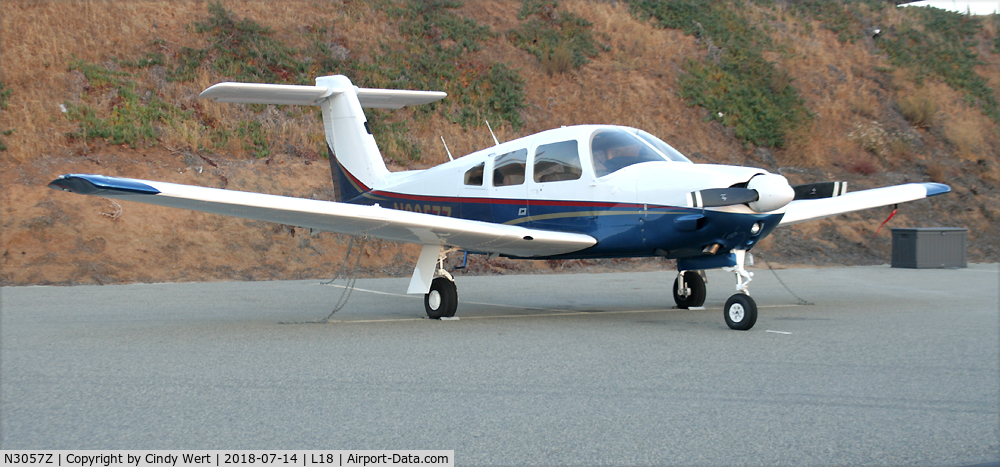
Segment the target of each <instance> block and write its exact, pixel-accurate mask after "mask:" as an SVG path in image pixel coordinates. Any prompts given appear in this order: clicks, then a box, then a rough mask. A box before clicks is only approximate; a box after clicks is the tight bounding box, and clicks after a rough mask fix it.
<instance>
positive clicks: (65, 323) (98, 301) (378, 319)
mask: <svg viewBox="0 0 1000 467" xmlns="http://www.w3.org/2000/svg"><path fill="white" fill-rule="evenodd" d="M753 271H754V272H755V273H756V276H755V278H754V282H753V283H752V284H751V286H750V291H751V293H752V294H753V297H754V298H755V299H756V301H757V303H758V305H759V306H760V318H759V319H758V321H757V325H756V326H755V327H754V328H753V329H752V330H751V331H748V332H738V331H731V330H729V329H728V328H727V327H726V325H725V323H724V322H723V319H722V305H723V303H724V302H725V300H726V298H727V297H728V296H729V295H731V293H732V289H733V285H734V284H735V280H734V279H733V278H732V277H731V275H729V274H726V273H722V272H719V271H712V272H711V273H710V277H709V279H710V280H709V284H708V287H709V296H708V301H707V303H706V310H703V311H688V310H674V309H671V308H670V307H671V305H672V299H671V296H670V287H669V286H670V284H671V282H672V281H673V273H671V272H667V271H663V272H650V273H618V274H575V275H534V276H495V277H459V278H458V287H459V295H460V297H461V298H460V299H461V303H460V305H459V312H458V316H459V317H460V318H461V319H459V320H456V321H432V320H428V319H423V318H422V316H423V303H422V297H412V296H405V295H402V294H401V292H403V291H405V289H406V284H407V281H408V279H369V280H359V281H358V283H357V289H356V290H355V291H354V292H353V294H352V295H351V298H350V301H349V303H348V305H347V307H346V308H345V309H344V310H342V311H341V312H339V313H338V314H336V315H335V318H334V319H335V320H336V322H333V323H324V324H317V323H312V322H314V321H318V320H322V319H323V318H325V317H326V315H327V314H328V313H329V311H330V309H331V307H332V305H333V304H334V303H335V302H336V301H337V299H338V298H339V297H340V294H341V292H342V290H343V289H342V288H339V287H336V286H329V285H321V284H320V283H319V282H318V281H291V282H255V283H247V282H238V283H204V284H202V283H192V284H140V285H126V286H93V287H8V288H3V289H0V295H2V296H0V305H2V320H0V324H2V329H0V337H2V354H0V363H2V371H0V376H2V380H0V391H2V393H0V402H2V404H0V447H2V448H4V449H130V448H131V449H224V448H225V449H454V450H455V456H456V462H457V464H460V465H864V464H870V465H906V464H914V465H949V466H950V465H971V464H979V463H988V462H998V461H1000V444H998V440H1000V361H998V360H1000V357H998V355H1000V344H998V340H1000V339H998V335H1000V318H998V316H1000V312H998V310H1000V301H998V290H1000V274H998V273H1000V268H998V266H997V265H995V264H994V265H970V267H969V268H968V269H954V270H908V269H891V268H889V267H887V266H883V267H855V268H835V269H801V270H798V269H796V270H781V271H778V274H779V275H780V277H781V279H782V280H784V282H785V283H787V284H788V286H789V287H790V288H791V289H792V290H793V291H794V292H795V293H797V294H798V295H800V296H802V297H803V298H805V299H806V300H808V301H810V302H813V303H814V304H813V305H808V306H802V305H798V300H797V299H796V298H794V297H793V296H792V295H790V294H789V293H788V292H787V291H786V290H785V289H784V288H783V287H782V286H781V284H779V282H778V281H777V280H776V279H775V277H774V276H773V275H772V273H771V272H769V271H768V270H767V269H765V268H760V267H758V268H755V269H753Z"/></svg>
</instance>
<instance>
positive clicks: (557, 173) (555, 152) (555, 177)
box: [533, 140, 583, 182]
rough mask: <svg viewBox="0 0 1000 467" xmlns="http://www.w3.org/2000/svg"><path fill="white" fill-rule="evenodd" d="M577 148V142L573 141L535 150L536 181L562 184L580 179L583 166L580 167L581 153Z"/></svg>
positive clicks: (546, 145)
mask: <svg viewBox="0 0 1000 467" xmlns="http://www.w3.org/2000/svg"><path fill="white" fill-rule="evenodd" d="M576 146H577V144H576V140H573V141H563V142H561V143H552V144H543V145H541V146H539V147H538V149H535V166H534V168H535V170H534V175H533V178H534V180H535V181H536V182H561V181H563V180H576V179H578V178H580V176H581V175H583V166H581V165H580V151H579V150H577V147H576Z"/></svg>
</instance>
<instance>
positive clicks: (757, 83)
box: [632, 0, 812, 147]
mask: <svg viewBox="0 0 1000 467" xmlns="http://www.w3.org/2000/svg"><path fill="white" fill-rule="evenodd" d="M741 6H742V4H741V3H740V2H736V1H730V2H719V1H711V0H676V1H672V2H658V1H654V0H636V1H633V2H632V12H633V14H634V15H636V16H637V17H638V18H639V19H642V20H646V19H648V20H651V21H652V22H653V24H654V25H656V26H657V27H661V28H670V29H680V30H682V31H684V32H685V33H686V34H690V35H694V36H696V37H698V38H700V39H702V42H703V43H705V45H706V46H707V47H709V48H710V53H709V54H708V55H709V57H706V58H704V59H701V60H691V59H689V60H687V61H685V63H684V65H683V69H684V72H685V73H683V74H682V75H681V76H680V78H679V82H680V83H679V84H680V95H681V97H683V98H685V99H687V100H688V102H689V103H690V104H691V105H698V106H701V107H703V108H705V109H707V110H708V111H709V118H710V119H712V120H717V121H719V122H721V123H722V124H724V125H726V126H730V127H732V128H733V129H734V132H735V134H736V136H737V137H738V138H740V139H742V140H743V141H744V142H746V143H749V144H754V145H757V146H767V147H784V146H785V145H786V142H787V138H788V135H789V134H791V133H792V132H793V131H795V130H796V129H798V128H799V127H801V126H802V125H808V124H809V123H810V121H811V118H812V115H811V114H810V113H809V111H808V110H807V109H806V108H805V104H804V102H805V101H804V100H803V99H802V97H801V96H799V92H798V90H797V89H795V87H794V86H792V84H791V83H792V81H793V79H792V78H791V77H790V76H789V75H788V73H787V72H785V71H784V70H779V69H778V68H776V67H775V66H774V64H773V63H771V62H768V61H767V60H766V59H765V58H764V55H763V52H764V51H766V50H774V49H776V47H775V46H774V44H772V42H771V39H770V36H768V35H767V34H766V33H765V32H764V31H762V30H761V29H760V28H758V27H757V26H756V25H755V24H754V23H753V21H752V20H751V19H750V18H749V17H747V16H746V15H745V14H744V13H743V12H744V9H743V8H741Z"/></svg>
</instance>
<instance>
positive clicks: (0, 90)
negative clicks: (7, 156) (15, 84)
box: [0, 81, 14, 151]
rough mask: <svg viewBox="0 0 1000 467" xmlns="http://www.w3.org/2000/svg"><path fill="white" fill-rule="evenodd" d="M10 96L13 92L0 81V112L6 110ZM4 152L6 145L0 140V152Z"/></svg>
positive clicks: (6, 133)
mask: <svg viewBox="0 0 1000 467" xmlns="http://www.w3.org/2000/svg"><path fill="white" fill-rule="evenodd" d="M11 94H14V90H13V89H8V88H7V85H6V84H4V83H3V81H0V110H4V109H6V108H7V105H8V104H9V103H10V96H11ZM13 132H14V130H7V131H3V136H10V135H11V133H13ZM6 150H7V145H6V144H3V140H2V139H0V151H6Z"/></svg>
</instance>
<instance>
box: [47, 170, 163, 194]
mask: <svg viewBox="0 0 1000 467" xmlns="http://www.w3.org/2000/svg"><path fill="white" fill-rule="evenodd" d="M48 186H49V188H52V189H54V190H60V191H68V192H70V193H76V194H79V195H98V194H111V193H119V194H122V193H129V194H142V195H155V194H159V193H160V190H157V189H156V188H153V187H151V186H149V185H147V184H145V183H142V182H140V181H138V180H132V179H128V178H116V177H106V176H104V175H89V174H66V175H62V176H60V177H59V178H57V179H55V180H53V181H51V182H49V185H48Z"/></svg>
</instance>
